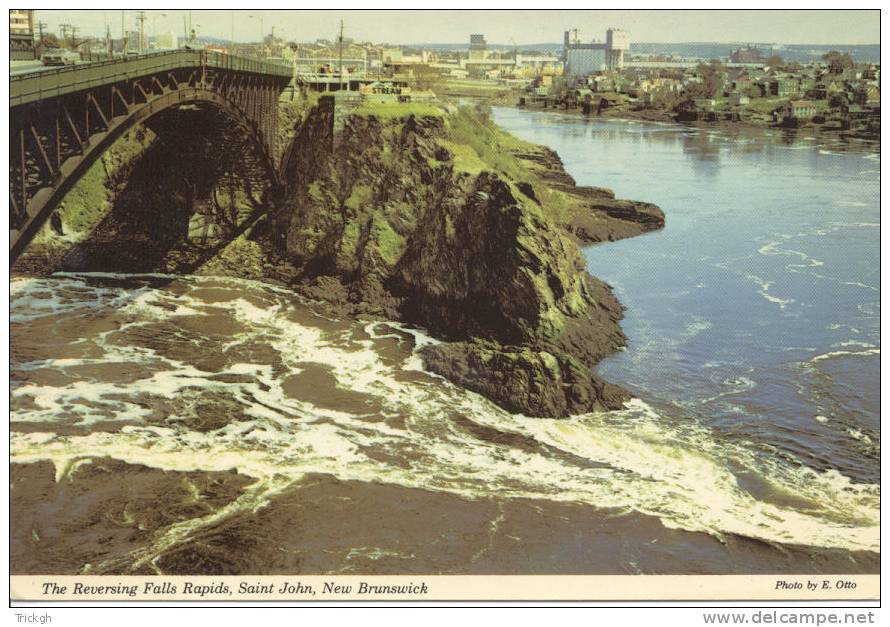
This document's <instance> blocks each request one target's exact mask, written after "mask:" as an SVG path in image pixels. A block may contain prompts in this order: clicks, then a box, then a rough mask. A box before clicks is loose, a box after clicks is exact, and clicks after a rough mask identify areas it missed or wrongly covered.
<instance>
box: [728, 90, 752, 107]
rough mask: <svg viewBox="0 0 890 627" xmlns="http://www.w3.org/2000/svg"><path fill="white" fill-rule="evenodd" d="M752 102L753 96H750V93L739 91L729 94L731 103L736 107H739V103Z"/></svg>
mask: <svg viewBox="0 0 890 627" xmlns="http://www.w3.org/2000/svg"><path fill="white" fill-rule="evenodd" d="M750 102H751V98H750V97H749V96H748V94H745V93H740V92H737V91H734V92H732V93H730V94H729V104H730V105H732V106H734V107H737V106H739V105H746V104H748V103H750Z"/></svg>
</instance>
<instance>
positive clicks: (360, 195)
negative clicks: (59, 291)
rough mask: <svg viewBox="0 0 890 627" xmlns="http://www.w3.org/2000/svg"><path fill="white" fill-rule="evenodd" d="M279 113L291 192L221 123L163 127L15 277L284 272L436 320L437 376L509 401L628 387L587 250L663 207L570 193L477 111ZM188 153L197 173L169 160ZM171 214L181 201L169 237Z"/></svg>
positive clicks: (549, 407)
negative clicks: (35, 273)
mask: <svg viewBox="0 0 890 627" xmlns="http://www.w3.org/2000/svg"><path fill="white" fill-rule="evenodd" d="M197 119H198V118H196V120H197ZM202 119H203V118H202ZM279 119H280V120H282V121H284V122H285V123H284V124H282V127H281V128H280V129H279V136H278V137H277V138H276V151H277V152H278V154H279V155H280V156H281V160H282V162H283V164H284V167H283V178H284V182H285V185H284V187H283V189H282V190H279V191H277V192H275V191H274V190H271V189H270V188H269V187H268V182H266V183H264V182H263V181H262V176H261V174H262V173H261V172H260V171H259V170H258V168H257V165H256V160H255V158H246V157H248V156H249V155H247V153H246V152H245V158H244V159H242V161H243V162H244V166H243V168H242V167H239V165H238V163H239V160H238V157H237V153H238V150H242V151H246V150H247V149H246V148H238V147H237V146H236V145H235V144H234V143H233V142H228V144H227V146H228V148H227V150H226V151H224V152H219V153H218V154H216V153H214V151H212V150H208V149H207V147H206V146H205V144H207V145H209V143H212V142H213V139H214V137H213V135H214V133H217V131H212V132H207V131H206V130H202V129H199V128H197V127H198V125H194V126H195V129H194V130H195V133H196V135H195V138H194V141H191V142H188V143H189V145H193V146H195V148H194V149H192V150H190V151H187V152H185V153H183V154H178V155H173V154H172V153H173V152H176V151H179V152H182V150H183V148H182V147H180V146H179V145H178V144H175V143H170V142H165V141H164V135H165V129H164V127H163V124H161V125H160V126H159V125H158V124H156V125H155V127H154V129H153V130H152V129H149V130H148V131H147V133H148V135H141V136H137V135H135V134H134V133H135V132H133V133H131V134H130V135H129V136H128V137H126V138H124V139H123V140H120V141H119V142H118V144H116V145H115V147H113V148H112V150H111V151H110V152H109V153H108V155H107V156H106V158H105V160H104V161H103V162H102V163H101V164H97V166H96V167H94V168H93V169H92V170H91V172H90V175H89V176H88V177H87V178H86V179H85V180H84V181H83V182H82V184H79V185H78V186H76V187H75V188H74V189H73V190H72V192H71V193H69V197H67V198H66V199H65V206H64V207H63V209H62V211H61V212H60V214H61V217H62V226H63V229H64V233H65V235H64V236H59V235H58V234H57V233H53V232H52V231H51V229H50V227H49V226H48V227H47V228H46V229H44V232H43V233H42V234H41V236H40V237H39V238H38V240H37V241H36V243H35V246H34V247H33V248H34V249H35V250H36V251H38V252H39V251H40V250H44V251H46V250H49V251H52V254H51V255H47V254H45V255H44V257H40V255H39V254H37V253H33V254H31V255H30V257H29V256H28V255H26V256H25V257H24V258H23V260H22V262H21V263H20V264H19V266H20V269H21V268H25V269H32V268H30V267H29V266H28V265H27V264H28V263H29V259H31V260H33V259H35V258H40V259H42V260H43V261H44V262H46V263H45V266H46V269H50V270H51V269H56V268H58V267H60V265H61V267H68V268H72V267H73V268H77V269H103V270H123V271H137V272H148V271H164V272H190V273H202V272H205V273H206V272H209V273H214V274H220V273H222V274H235V275H240V276H248V277H250V278H265V279H267V280H276V281H279V282H281V283H285V284H287V285H290V286H292V287H293V288H294V289H296V290H297V291H299V292H302V293H303V294H305V295H307V296H310V297H312V298H314V299H319V300H324V301H326V302H328V303H329V304H330V306H331V307H333V308H336V309H337V310H339V311H340V312H341V313H343V314H352V315H362V316H376V317H380V318H386V319H399V320H403V321H405V322H408V323H411V324H414V325H418V326H421V327H424V328H426V329H427V330H428V331H429V332H430V333H431V334H433V335H434V336H436V337H438V338H439V339H441V340H444V341H443V342H442V343H440V344H436V345H432V346H427V347H425V348H424V349H423V350H422V351H421V356H422V358H423V360H424V363H425V364H426V367H427V368H429V369H430V370H432V371H434V372H437V373H439V374H441V375H443V376H446V377H448V378H450V379H451V380H453V381H455V382H456V383H458V384H460V385H463V386H466V387H467V388H470V389H472V390H475V391H477V392H479V393H481V394H483V395H485V396H487V397H488V398H490V399H492V400H493V401H495V402H496V403H498V404H500V405H502V406H503V407H505V408H506V409H508V410H510V411H514V412H522V413H524V414H527V415H532V416H548V417H561V416H567V415H571V414H577V413H583V412H589V411H593V410H601V409H615V408H619V407H621V406H622V404H623V403H624V402H625V401H626V400H627V399H628V398H629V395H628V394H627V393H626V392H625V391H623V390H621V389H620V388H618V387H616V386H614V385H611V384H609V383H606V382H605V381H603V380H602V379H600V378H599V377H598V376H597V375H596V374H595V373H594V372H593V368H594V367H595V365H596V363H597V362H598V361H599V360H601V359H602V358H604V357H606V356H607V355H610V354H612V353H614V352H615V351H616V350H618V349H619V348H620V347H621V346H623V345H624V343H625V341H626V338H625V336H624V334H623V333H622V331H621V327H620V325H619V320H620V319H621V317H622V311H623V310H622V306H621V304H620V303H619V302H618V301H617V299H616V298H615V297H614V295H613V294H612V291H611V289H610V288H609V286H607V285H606V284H604V283H602V282H601V281H599V280H597V279H595V278H594V277H592V276H590V275H589V274H588V273H587V272H586V271H585V269H584V267H585V266H584V260H583V258H582V256H581V254H580V253H579V250H578V244H589V243H593V242H601V241H608V240H614V239H619V238H623V237H629V236H632V235H637V234H640V233H643V232H646V231H649V230H652V229H657V228H660V227H661V226H662V225H663V223H664V216H663V214H662V212H661V210H660V209H658V208H657V207H655V206H654V205H650V204H647V203H642V202H635V201H626V200H618V199H615V197H614V194H613V193H612V192H611V191H610V190H607V189H602V188H593V187H578V186H576V185H575V181H574V180H572V178H571V177H570V176H569V175H568V174H567V173H566V172H565V170H564V168H563V166H562V163H561V161H560V160H559V157H558V155H556V153H555V152H553V151H552V150H550V149H548V148H545V147H542V146H536V145H533V144H530V143H527V142H524V141H521V140H519V139H517V138H515V137H513V136H511V135H509V134H507V133H505V132H503V131H501V130H500V129H499V128H498V127H497V126H496V125H495V124H494V123H493V122H492V121H491V120H490V119H489V117H488V115H487V113H486V111H484V110H482V109H475V108H467V107H463V108H457V107H453V106H450V105H449V106H439V105H429V104H405V103H393V104H388V105H384V104H379V105H370V104H365V105H361V106H359V107H357V108H352V109H344V110H340V109H337V110H335V107H334V100H333V98H331V97H324V96H322V97H321V98H318V97H313V98H312V99H310V100H297V101H295V102H291V103H281V111H280V115H279ZM158 122H159V123H167V124H174V123H175V121H174V120H172V119H169V120H167V121H166V122H165V120H164V119H163V118H162V119H160V120H159V121H158ZM207 123H208V124H209V122H207ZM213 124H216V125H217V126H218V125H219V122H218V121H216V122H213ZM213 128H216V127H213ZM199 131H200V132H199ZM219 132H222V131H219ZM233 141H234V140H233ZM208 142H209V143H208ZM233 146H234V148H233ZM202 147H203V148H202ZM199 153H200V154H199ZM204 153H207V154H212V155H214V156H212V157H211V158H207V157H206V155H205V156H202V155H204ZM175 156H179V157H185V158H187V159H189V161H187V163H188V168H186V169H185V170H183V169H182V168H177V167H169V162H170V161H171V160H172V158H173V157H175ZM164 164H168V165H164ZM84 190H86V192H85V191H84ZM164 193H167V194H168V195H169V196H170V197H169V198H167V199H166V205H165V204H164V200H163V199H162V198H161V196H162V195H163V194H164ZM190 194H194V197H192V196H190ZM203 205H207V207H206V208H205V209H204V210H203V212H202V210H201V209H200V208H201V207H202V206H203ZM158 206H168V207H173V208H174V209H175V211H174V213H173V214H171V215H167V216H166V217H164V218H163V220H164V221H165V222H164V224H163V225H162V226H164V228H163V229H160V230H159V226H158V217H159V216H158V214H157V207H158ZM188 207H192V209H191V211H192V215H191V217H190V216H189V209H188ZM195 207H197V208H195ZM103 212H104V213H103ZM198 212H201V215H197V213H198ZM159 234H160V235H159ZM207 234H212V237H211V238H210V240H209V241H208V240H207V237H206V236H207ZM161 236H163V237H161ZM202 238H203V239H202ZM134 242H138V245H134ZM41 247H43V248H41ZM59 251H61V252H59ZM47 259H49V261H50V262H52V263H51V264H50V263H49V262H47ZM59 259H61V264H60V265H59ZM47 264H48V265H47ZM52 264H56V265H55V267H52ZM115 264H117V265H115Z"/></svg>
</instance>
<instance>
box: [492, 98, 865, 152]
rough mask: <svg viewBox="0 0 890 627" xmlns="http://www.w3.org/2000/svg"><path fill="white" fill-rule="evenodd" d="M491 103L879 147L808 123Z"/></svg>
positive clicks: (588, 117) (579, 115)
mask: <svg viewBox="0 0 890 627" xmlns="http://www.w3.org/2000/svg"><path fill="white" fill-rule="evenodd" d="M491 106H496V107H504V108H511V109H518V110H520V111H528V112H542V113H554V114H559V115H564V116H566V117H574V118H578V119H583V120H610V121H611V120H614V121H624V122H649V123H652V124H663V125H668V126H673V127H678V128H688V129H698V130H720V131H727V132H729V131H738V132H740V133H744V132H752V131H756V132H759V133H761V134H763V135H775V134H784V135H785V136H788V137H792V138H793V139H794V140H802V139H804V138H814V139H817V140H821V141H824V142H826V143H838V142H840V143H844V144H849V143H852V142H856V143H858V144H860V145H861V146H862V147H863V148H866V149H868V150H869V151H873V152H880V149H881V141H880V138H878V139H873V138H867V137H858V136H855V135H844V133H845V131H841V130H836V131H835V130H823V129H820V128H816V127H812V126H803V127H800V128H786V127H783V126H779V125H764V124H755V123H752V122H745V121H737V122H732V121H727V120H720V121H717V122H705V121H696V122H680V121H677V120H675V119H673V118H672V117H671V116H670V114H668V113H667V112H664V111H655V110H642V111H630V110H622V111H610V110H608V109H607V110H605V111H604V112H603V113H600V114H595V113H589V114H585V113H583V112H582V111H581V110H580V109H563V108H560V107H555V106H554V107H547V108H544V107H529V106H520V105H519V104H517V103H515V102H512V103H508V102H497V103H492V105H491Z"/></svg>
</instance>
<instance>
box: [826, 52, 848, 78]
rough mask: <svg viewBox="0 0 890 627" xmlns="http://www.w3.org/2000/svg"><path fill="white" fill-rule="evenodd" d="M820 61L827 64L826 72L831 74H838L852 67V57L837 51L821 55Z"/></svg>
mask: <svg viewBox="0 0 890 627" xmlns="http://www.w3.org/2000/svg"><path fill="white" fill-rule="evenodd" d="M822 60H823V61H825V62H826V63H827V64H828V71H829V72H831V73H832V74H840V73H841V72H843V71H844V70H847V69H849V68H851V67H853V57H851V56H850V55H849V54H847V53H845V52H838V51H837V50H832V51H831V52H828V53H826V54H823V55H822Z"/></svg>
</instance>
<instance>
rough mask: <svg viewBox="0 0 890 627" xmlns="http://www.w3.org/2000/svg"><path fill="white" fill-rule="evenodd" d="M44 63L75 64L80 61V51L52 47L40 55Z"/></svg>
mask: <svg viewBox="0 0 890 627" xmlns="http://www.w3.org/2000/svg"><path fill="white" fill-rule="evenodd" d="M40 61H41V62H42V63H43V65H75V64H76V63H79V62H80V53H79V52H72V51H71V50H65V49H64V48H50V49H49V50H47V51H46V52H44V53H43V54H42V55H41V56H40Z"/></svg>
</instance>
